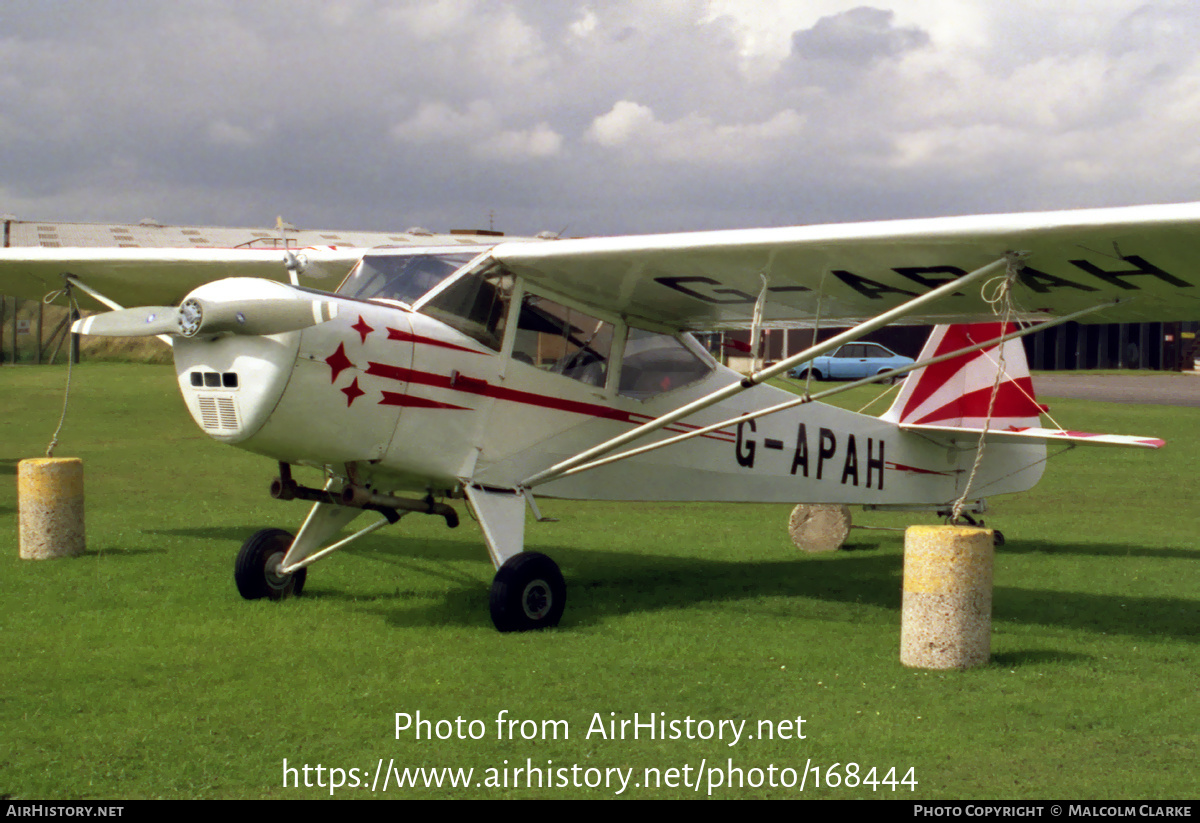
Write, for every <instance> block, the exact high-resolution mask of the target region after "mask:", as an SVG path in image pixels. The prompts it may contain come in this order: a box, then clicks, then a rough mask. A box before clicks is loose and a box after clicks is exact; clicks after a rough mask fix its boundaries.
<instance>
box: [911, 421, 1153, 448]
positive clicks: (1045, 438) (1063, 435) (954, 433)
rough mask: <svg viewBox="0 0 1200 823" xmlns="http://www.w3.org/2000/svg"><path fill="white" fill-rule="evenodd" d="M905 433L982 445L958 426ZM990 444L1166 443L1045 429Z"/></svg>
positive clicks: (1019, 431)
mask: <svg viewBox="0 0 1200 823" xmlns="http://www.w3.org/2000/svg"><path fill="white" fill-rule="evenodd" d="M900 428H901V429H903V430H904V431H910V432H916V433H921V434H927V435H930V436H932V437H934V438H935V439H937V440H944V441H947V442H949V443H951V444H954V445H963V444H966V445H974V444H975V443H978V442H979V435H981V434H983V430H982V429H964V428H959V427H956V426H920V425H911V426H908V425H901V426H900ZM987 442H988V443H1030V444H1032V443H1079V444H1082V445H1085V446H1132V447H1134V448H1140V449H1160V448H1162V447H1163V446H1164V445H1165V444H1166V441H1163V440H1159V439H1158V438H1157V437H1138V436H1136V435H1129V434H1091V433H1089V432H1077V431H1070V430H1065V429H1043V428H1038V427H1035V426H1029V427H1017V428H1011V429H990V430H988V432H987Z"/></svg>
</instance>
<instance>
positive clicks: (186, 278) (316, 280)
mask: <svg viewBox="0 0 1200 823" xmlns="http://www.w3.org/2000/svg"><path fill="white" fill-rule="evenodd" d="M293 254H294V255H295V256H296V257H297V258H298V260H299V263H300V267H301V275H300V279H301V283H302V284H305V285H312V286H315V287H318V288H320V287H324V288H326V289H329V290H332V289H333V288H335V287H336V286H337V284H338V283H339V282H340V280H341V278H342V277H343V276H345V274H346V272H348V271H349V270H350V269H351V267H352V266H354V264H355V263H357V262H358V260H359V258H361V257H362V254H363V249H353V248H333V247H325V248H308V249H296V250H293ZM64 274H70V275H74V276H75V277H77V278H79V279H80V280H81V281H82V282H83V283H85V284H86V285H87V286H89V287H91V288H92V289H95V290H96V291H99V292H100V293H102V294H103V295H104V296H106V297H108V298H109V299H110V300H114V301H116V302H117V303H120V304H121V305H125V306H138V305H142V306H144V305H164V306H165V305H175V304H177V303H179V301H180V300H182V299H183V297H184V296H185V295H187V294H188V292H190V291H191V290H192V289H194V288H196V287H198V286H201V285H203V284H205V283H210V282H212V281H214V280H220V279H222V278H225V277H260V278H263V279H267V280H281V281H284V282H286V281H287V279H288V272H287V268H286V266H285V264H284V252H283V250H282V249H154V248H151V249H145V248H142V249H121V248H64V249H52V248H23V247H16V248H7V249H3V250H0V294H6V295H9V296H11V297H20V298H24V299H28V300H40V299H41V298H42V297H44V296H45V295H46V294H47V293H49V292H53V291H56V290H58V289H61V288H62V287H63V284H64V281H63V275H64ZM77 296H78V298H79V300H80V303H81V304H82V305H83V306H84V307H85V308H100V305H99V304H98V303H95V302H93V301H92V300H91V299H90V298H88V297H87V296H86V295H84V294H78V295H77Z"/></svg>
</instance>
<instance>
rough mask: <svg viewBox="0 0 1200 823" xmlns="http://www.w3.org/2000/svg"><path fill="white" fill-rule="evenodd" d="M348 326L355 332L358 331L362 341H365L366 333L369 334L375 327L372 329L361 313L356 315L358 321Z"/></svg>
mask: <svg viewBox="0 0 1200 823" xmlns="http://www.w3.org/2000/svg"><path fill="white" fill-rule="evenodd" d="M350 328H352V329H354V330H355V331H356V332H358V333H359V335H360V336H361V337H362V342H363V343H366V342H367V335H368V334H370V333H371V332H373V331H375V329H373V328H371V327H370V326H368V325H367V321H366V320H363V316H362V315H361V314H360V315H359V316H358V322H357V323H355V324H354V325H353V326H351V327H350Z"/></svg>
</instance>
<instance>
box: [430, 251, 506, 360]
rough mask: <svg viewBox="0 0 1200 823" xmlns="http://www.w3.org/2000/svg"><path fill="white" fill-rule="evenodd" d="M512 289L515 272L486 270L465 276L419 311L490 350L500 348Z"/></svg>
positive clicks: (498, 349)
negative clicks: (512, 273)
mask: <svg viewBox="0 0 1200 823" xmlns="http://www.w3.org/2000/svg"><path fill="white" fill-rule="evenodd" d="M512 289H513V278H512V275H508V274H504V273H502V272H501V271H500V270H499V269H485V270H483V271H477V272H472V273H470V274H467V275H464V276H462V277H461V278H459V279H458V280H457V281H456V282H454V283H451V284H450V285H449V286H448V287H447V288H446V290H445V291H443V292H442V293H441V294H438V295H437V296H435V297H434V298H433V299H431V300H430V301H429V302H428V303H426V304H425V305H423V306H421V309H420V310H421V312H422V313H423V314H428V315H429V316H430V317H432V318H434V319H436V320H441V321H442V322H443V323H445V324H446V325H448V326H450V327H452V328H455V329H458V330H459V331H460V332H462V333H463V334H465V335H467V336H468V337H471V338H474V339H475V340H478V341H479V342H480V343H482V344H483V345H485V346H487V347H488V348H489V349H494V350H495V351H500V344H501V343H502V342H503V341H504V323H505V317H506V316H507V314H508V303H509V300H510V299H511V298H512Z"/></svg>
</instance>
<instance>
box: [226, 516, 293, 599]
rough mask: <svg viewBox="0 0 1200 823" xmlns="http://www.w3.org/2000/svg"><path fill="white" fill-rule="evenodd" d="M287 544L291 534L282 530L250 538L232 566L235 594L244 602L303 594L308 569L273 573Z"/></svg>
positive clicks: (258, 534)
mask: <svg viewBox="0 0 1200 823" xmlns="http://www.w3.org/2000/svg"><path fill="white" fill-rule="evenodd" d="M291 545H292V534H291V532H285V531H284V530H283V529H262V530H261V531H257V532H255V533H254V534H252V535H250V539H249V540H247V541H246V542H245V543H243V544H242V550H241V551H239V552H238V556H237V560H236V561H235V562H234V564H233V580H234V582H235V583H237V589H238V594H240V595H241V596H242V597H244V598H246V599H247V600H258V599H260V598H263V597H267V598H270V599H271V600H283V599H285V598H288V597H298V596H299V595H300V593H301V592H302V591H304V581H305V579H306V578H307V577H308V569H307V568H304V569H301V570H300V571H298V572H294V573H292V574H282V575H281V574H279V573H278V571H277V569H278V568H279V564H280V563H281V562H282V561H283V556H284V555H285V554H287V550H288V548H290V547H291Z"/></svg>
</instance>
